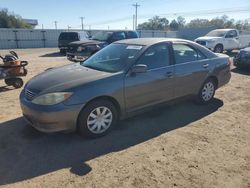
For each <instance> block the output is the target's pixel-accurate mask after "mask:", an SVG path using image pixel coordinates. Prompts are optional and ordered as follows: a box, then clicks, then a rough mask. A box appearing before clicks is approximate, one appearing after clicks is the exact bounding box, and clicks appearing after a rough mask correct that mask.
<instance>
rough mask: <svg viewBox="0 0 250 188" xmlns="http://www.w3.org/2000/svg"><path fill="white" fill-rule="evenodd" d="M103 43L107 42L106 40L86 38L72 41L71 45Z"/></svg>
mask: <svg viewBox="0 0 250 188" xmlns="http://www.w3.org/2000/svg"><path fill="white" fill-rule="evenodd" d="M103 43H105V42H103V41H97V40H89V39H86V40H81V41H75V42H71V43H70V44H69V46H80V45H89V44H103Z"/></svg>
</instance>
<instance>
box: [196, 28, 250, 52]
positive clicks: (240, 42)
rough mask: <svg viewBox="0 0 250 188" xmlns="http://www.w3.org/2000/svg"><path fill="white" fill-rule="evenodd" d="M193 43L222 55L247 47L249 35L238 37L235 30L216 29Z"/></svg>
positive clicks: (249, 42) (249, 40)
mask: <svg viewBox="0 0 250 188" xmlns="http://www.w3.org/2000/svg"><path fill="white" fill-rule="evenodd" d="M195 42H197V43H199V44H201V45H203V46H205V47H207V48H209V49H210V50H213V51H214V52H216V53H222V52H223V51H224V50H226V51H228V52H231V51H232V50H234V49H242V48H245V47H247V46H249V45H250V35H240V34H239V31H238V30H237V29H216V30H213V31H210V32H209V33H208V34H207V35H205V36H203V37H199V38H197V39H195Z"/></svg>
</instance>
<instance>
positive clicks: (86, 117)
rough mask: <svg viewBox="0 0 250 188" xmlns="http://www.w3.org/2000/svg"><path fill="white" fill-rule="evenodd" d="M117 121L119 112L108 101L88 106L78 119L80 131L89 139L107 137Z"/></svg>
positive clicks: (95, 102)
mask: <svg viewBox="0 0 250 188" xmlns="http://www.w3.org/2000/svg"><path fill="white" fill-rule="evenodd" d="M116 121H117V110H116V108H115V106H114V104H113V103H112V102H110V101H108V100H97V101H93V102H91V103H90V104H88V105H87V106H86V107H85V108H84V109H83V110H82V111H81V113H80V115H79V118H78V124H77V128H78V131H79V132H80V133H81V134H82V135H84V136H87V137H92V138H97V137H101V136H104V135H106V134H107V133H108V132H109V131H110V130H111V129H112V127H113V126H114V125H115V123H116Z"/></svg>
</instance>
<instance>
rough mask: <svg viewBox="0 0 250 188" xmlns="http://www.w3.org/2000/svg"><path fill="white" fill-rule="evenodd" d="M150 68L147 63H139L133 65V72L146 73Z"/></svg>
mask: <svg viewBox="0 0 250 188" xmlns="http://www.w3.org/2000/svg"><path fill="white" fill-rule="evenodd" d="M147 70H148V66H147V65H143V64H138V65H135V66H133V67H132V70H131V72H132V73H145V72H147Z"/></svg>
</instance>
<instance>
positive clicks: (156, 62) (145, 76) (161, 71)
mask: <svg viewBox="0 0 250 188" xmlns="http://www.w3.org/2000/svg"><path fill="white" fill-rule="evenodd" d="M136 64H144V65H147V67H148V70H147V72H145V73H137V74H130V73H128V74H127V75H126V77H125V102H126V109H127V112H131V111H134V110H137V109H140V108H142V107H146V106H150V105H153V104H156V103H160V102H163V101H166V100H170V99H172V98H173V97H174V88H173V75H174V66H173V65H171V63H170V53H169V45H168V44H167V43H161V44H157V45H154V46H152V47H150V48H148V49H147V50H146V51H145V53H144V54H143V55H142V56H141V57H140V59H139V60H138V61H137V62H136Z"/></svg>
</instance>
